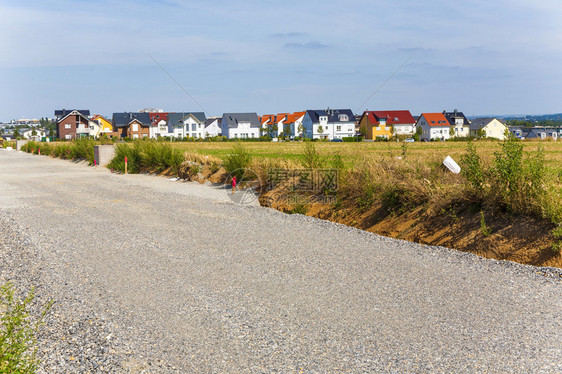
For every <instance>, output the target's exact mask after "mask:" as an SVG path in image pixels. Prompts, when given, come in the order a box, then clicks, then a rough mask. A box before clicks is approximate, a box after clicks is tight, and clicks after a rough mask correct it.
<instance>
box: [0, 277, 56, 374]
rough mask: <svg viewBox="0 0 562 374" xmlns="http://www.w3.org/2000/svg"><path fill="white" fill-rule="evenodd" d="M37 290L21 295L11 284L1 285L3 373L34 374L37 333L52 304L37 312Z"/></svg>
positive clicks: (0, 368)
mask: <svg viewBox="0 0 562 374" xmlns="http://www.w3.org/2000/svg"><path fill="white" fill-rule="evenodd" d="M34 297H35V294H34V291H33V290H32V291H31V292H30V293H29V294H28V295H27V296H25V297H23V298H20V297H18V296H17V295H16V292H15V290H14V287H13V285H12V284H11V283H6V284H4V285H2V286H1V287H0V373H22V374H24V373H35V372H36V370H37V368H38V365H39V359H38V358H37V339H36V337H37V334H38V332H39V329H40V328H41V325H42V324H43V321H44V318H45V315H46V314H47V312H48V311H49V310H50V308H51V305H52V303H47V304H46V305H44V306H41V307H40V310H39V311H37V307H35V311H34V306H33V302H34Z"/></svg>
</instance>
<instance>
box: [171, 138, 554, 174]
mask: <svg viewBox="0 0 562 374" xmlns="http://www.w3.org/2000/svg"><path fill="white" fill-rule="evenodd" d="M474 143H475V145H476V148H477V150H478V153H479V154H480V155H481V157H482V159H483V160H485V161H491V160H492V158H493V155H494V152H497V151H499V149H500V145H499V142H497V141H476V142H474ZM170 144H171V145H172V147H174V148H177V149H181V150H185V151H187V152H192V153H199V154H203V155H212V156H215V157H218V158H221V159H224V158H225V157H227V155H229V154H230V152H231V150H232V147H233V143H231V142H227V143H211V142H201V143H199V142H191V143H189V142H188V143H170ZM243 144H244V147H245V148H246V149H247V150H248V151H249V153H250V154H251V155H252V156H253V157H255V158H258V159H285V160H292V161H294V162H296V163H300V160H301V157H302V153H303V144H302V143H300V142H280V143H274V142H271V143H264V142H255V143H254V142H247V143H243ZM314 144H315V145H316V148H317V150H318V152H319V153H320V154H321V155H322V156H325V157H328V158H329V157H330V156H333V155H336V154H339V155H341V157H342V159H343V161H344V163H345V165H346V166H347V167H351V166H352V165H354V164H355V163H357V162H359V161H361V160H363V159H364V158H365V157H368V158H373V157H374V158H375V159H378V158H380V159H381V160H384V159H387V158H395V157H404V155H405V156H406V159H415V160H419V161H429V162H441V161H442V160H443V159H444V158H445V157H446V156H447V155H450V156H451V157H452V158H453V159H455V160H457V161H458V160H459V159H460V156H461V155H462V154H464V153H465V152H466V147H467V142H429V143H421V142H418V143H396V142H361V143H332V142H315V143H314ZM523 144H524V145H525V150H526V151H534V150H536V149H537V148H538V147H539V146H542V147H544V151H545V159H546V163H547V166H548V168H549V169H550V170H551V171H553V172H555V173H558V174H560V173H562V142H554V141H524V142H523Z"/></svg>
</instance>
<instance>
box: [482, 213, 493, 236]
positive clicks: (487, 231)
mask: <svg viewBox="0 0 562 374" xmlns="http://www.w3.org/2000/svg"><path fill="white" fill-rule="evenodd" d="M480 232H481V233H482V235H484V236H490V235H491V234H492V229H490V228H489V227H488V226H487V225H486V221H485V220H484V212H482V211H480Z"/></svg>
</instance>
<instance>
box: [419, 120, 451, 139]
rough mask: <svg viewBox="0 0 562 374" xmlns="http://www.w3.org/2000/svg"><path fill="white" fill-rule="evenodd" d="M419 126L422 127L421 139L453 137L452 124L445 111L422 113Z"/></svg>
mask: <svg viewBox="0 0 562 374" xmlns="http://www.w3.org/2000/svg"><path fill="white" fill-rule="evenodd" d="M416 126H417V127H421V130H422V133H421V136H420V140H447V139H449V138H450V137H451V135H450V131H451V126H450V125H449V121H447V118H445V115H444V114H443V113H422V114H421V115H420V117H419V119H418V123H417V124H416Z"/></svg>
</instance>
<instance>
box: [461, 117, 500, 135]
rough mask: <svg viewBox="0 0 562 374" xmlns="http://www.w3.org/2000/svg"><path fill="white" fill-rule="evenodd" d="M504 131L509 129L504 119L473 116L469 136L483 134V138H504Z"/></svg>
mask: <svg viewBox="0 0 562 374" xmlns="http://www.w3.org/2000/svg"><path fill="white" fill-rule="evenodd" d="M506 131H509V128H508V127H507V125H506V124H505V121H502V120H499V119H497V118H491V117H486V118H475V119H473V120H472V122H471V123H470V136H472V137H475V138H477V137H480V136H483V137H485V138H495V139H499V140H503V139H505V133H506Z"/></svg>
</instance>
